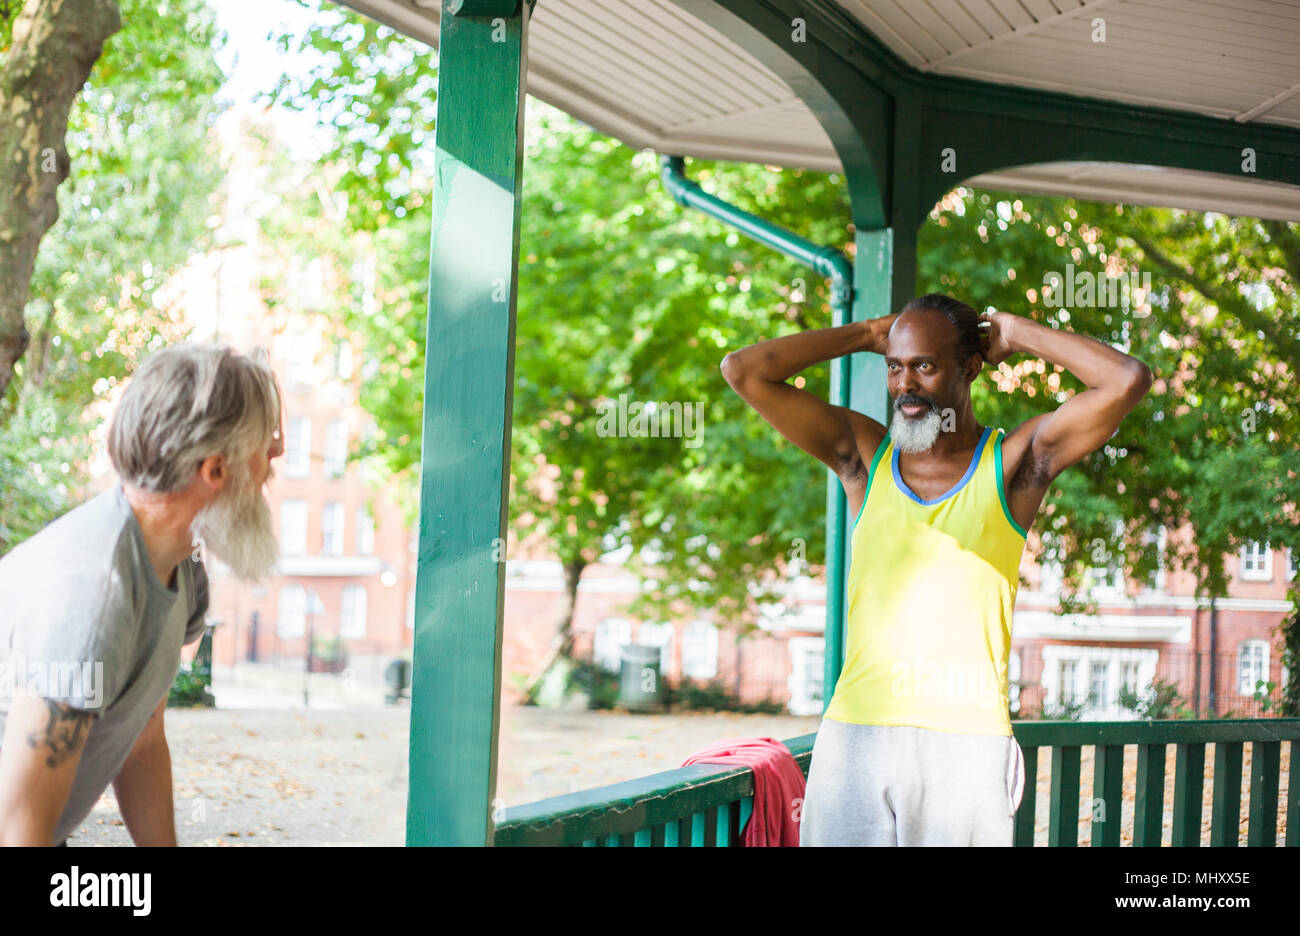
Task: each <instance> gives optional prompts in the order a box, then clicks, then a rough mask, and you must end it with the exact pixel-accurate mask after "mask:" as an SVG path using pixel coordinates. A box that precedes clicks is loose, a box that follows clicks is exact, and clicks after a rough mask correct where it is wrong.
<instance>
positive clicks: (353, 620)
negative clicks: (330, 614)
mask: <svg viewBox="0 0 1300 936" xmlns="http://www.w3.org/2000/svg"><path fill="white" fill-rule="evenodd" d="M339 636H340V637H346V638H349V639H351V640H359V639H360V638H362V637H365V636H366V587H365V586H364V585H345V586H344V587H343V611H342V613H341V614H340V616H339Z"/></svg>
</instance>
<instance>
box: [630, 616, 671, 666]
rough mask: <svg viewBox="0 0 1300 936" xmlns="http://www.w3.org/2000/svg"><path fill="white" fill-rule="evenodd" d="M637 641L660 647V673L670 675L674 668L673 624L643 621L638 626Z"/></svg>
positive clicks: (645, 644) (647, 645) (644, 644)
mask: <svg viewBox="0 0 1300 936" xmlns="http://www.w3.org/2000/svg"><path fill="white" fill-rule="evenodd" d="M636 642H637V643H638V644H641V645H642V646H644V647H658V648H659V675H660V676H668V675H670V673H671V670H672V668H673V625H672V624H671V623H669V622H667V621H659V622H657V623H656V622H650V621H642V622H641V623H640V624H639V625H638V626H637V632H636Z"/></svg>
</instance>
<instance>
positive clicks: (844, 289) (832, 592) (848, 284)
mask: <svg viewBox="0 0 1300 936" xmlns="http://www.w3.org/2000/svg"><path fill="white" fill-rule="evenodd" d="M659 166H660V175H661V177H662V178H663V182H664V186H665V187H666V188H667V189H668V191H669V193H670V194H671V195H672V196H673V198H675V199H676V200H677V201H678V202H680V203H681V204H682V205H685V206H686V207H688V208H697V209H699V210H700V211H703V212H704V213H705V214H709V215H712V216H713V217H715V218H718V219H719V220H721V221H725V222H726V223H727V224H730V225H731V226H732V227H735V228H736V229H737V230H739V231H741V232H742V233H744V234H748V235H749V236H750V237H752V238H753V239H754V240H756V241H758V242H759V243H760V244H766V245H767V246H768V247H771V248H772V249H773V250H777V251H780V252H781V253H783V254H785V255H786V256H787V257H793V258H794V259H795V260H798V261H800V262H801V263H805V264H807V265H808V266H810V267H812V268H813V269H814V270H815V271H817V272H818V273H819V274H821V275H822V276H825V277H828V278H829V279H830V281H831V324H832V325H843V324H845V323H847V322H849V321H851V320H852V309H853V264H852V263H850V262H849V260H848V258H847V257H845V256H844V254H842V253H840V252H839V251H838V250H836V249H835V248H834V247H826V246H821V245H818V244H814V243H813V242H812V241H810V240H807V239H805V238H802V237H800V236H799V235H798V234H794V233H791V232H790V231H786V230H782V229H781V228H779V227H777V226H776V225H774V224H772V223H771V222H769V221H765V220H763V219H762V218H760V217H758V216H757V215H752V214H750V213H749V212H747V211H742V210H741V209H739V208H737V207H736V206H735V205H729V204H727V203H726V202H724V201H723V200H722V199H720V198H718V197H717V196H715V195H710V194H709V193H708V192H705V191H704V190H703V189H701V188H700V187H699V185H698V184H696V183H695V182H692V181H691V180H690V179H688V178H686V172H685V169H686V160H685V159H683V158H682V157H681V156H667V155H662V154H661V155H660V157H659ZM831 402H832V403H834V404H836V405H837V406H848V405H849V382H848V357H847V356H845V357H838V358H835V359H834V360H833V361H831ZM826 512H827V523H826V579H827V581H826V644H825V660H826V669H825V683H824V685H823V690H822V696H823V701H822V708H823V710H824V709H825V708H826V706H827V705H828V704H829V703H830V698H831V692H832V691H833V690H834V688H835V683H836V682H837V681H838V680H839V677H840V661H841V658H842V657H843V656H844V574H845V569H844V559H845V553H846V549H845V542H844V535H845V523H846V520H847V514H848V507H847V504H846V502H845V499H844V489H843V488H842V487H841V486H840V482H839V479H838V478H836V477H835V475H833V474H828V475H827V479H826Z"/></svg>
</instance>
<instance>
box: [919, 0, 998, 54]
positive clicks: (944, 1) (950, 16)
mask: <svg viewBox="0 0 1300 936" xmlns="http://www.w3.org/2000/svg"><path fill="white" fill-rule="evenodd" d="M929 4H930V7H931V8H932V9H933V10H934V12H935V13H937V14H938V15H939V16H940V17H942V18H943V21H944V22H945V23H947V24H948V25H949V26H950V27H951V28H952V29H953V30H955V31H956V33H957V35H958V36H959V37H960V38H961V41H962V43H963V44H965V45H974V44H975V43H977V42H983V41H984V40H985V39H989V38H991V37H992V36H993V35H994V33H990V32H989V31H988V30H987V29H985V28H984V25H983V24H982V23H981V22H980V21H979V20H977V19H976V18H975V17H973V16H971V14H970V11H969V10H967V9H966V6H967V4H966V3H964V2H963V0H929ZM1002 28H1003V29H1005V28H1006V27H1005V26H1003V27H1002Z"/></svg>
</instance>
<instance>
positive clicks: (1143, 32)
mask: <svg viewBox="0 0 1300 936" xmlns="http://www.w3.org/2000/svg"><path fill="white" fill-rule="evenodd" d="M1125 29H1127V30H1130V31H1131V35H1133V36H1134V37H1139V36H1140V37H1143V38H1147V39H1150V40H1151V41H1152V42H1153V43H1156V44H1158V45H1161V46H1171V45H1174V46H1179V45H1181V46H1183V47H1185V48H1187V49H1189V50H1191V51H1195V50H1204V51H1207V52H1209V51H1213V52H1216V53H1225V54H1232V53H1236V54H1238V55H1241V56H1243V57H1245V58H1244V62H1250V63H1253V62H1254V53H1255V52H1257V51H1261V50H1263V51H1272V52H1276V53H1280V54H1282V55H1288V54H1289V55H1291V56H1294V55H1295V54H1296V53H1297V52H1298V51H1300V45H1297V38H1300V34H1296V33H1291V34H1289V35H1288V34H1287V33H1285V32H1281V31H1279V30H1276V29H1269V28H1268V27H1266V26H1262V25H1259V24H1255V23H1241V22H1236V21H1233V20H1218V21H1216V20H1209V19H1206V20H1202V19H1197V18H1193V17H1189V16H1180V17H1178V18H1173V19H1164V20H1162V19H1161V18H1160V14H1159V12H1158V11H1156V10H1150V11H1144V10H1143V9H1142V8H1141V7H1139V6H1133V7H1131V8H1129V9H1123V10H1119V11H1116V13H1115V15H1114V16H1112V17H1111V18H1110V19H1108V20H1107V21H1106V39H1107V42H1109V41H1110V38H1111V36H1113V35H1114V34H1115V33H1116V32H1119V31H1121V30H1125Z"/></svg>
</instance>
